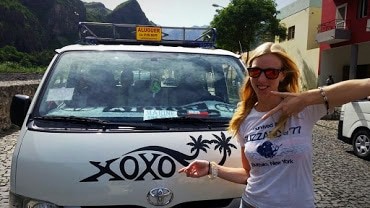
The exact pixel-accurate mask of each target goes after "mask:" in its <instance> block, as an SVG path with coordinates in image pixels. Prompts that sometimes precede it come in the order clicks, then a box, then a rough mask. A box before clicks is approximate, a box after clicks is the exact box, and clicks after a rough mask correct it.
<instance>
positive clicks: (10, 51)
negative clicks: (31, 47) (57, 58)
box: [0, 46, 54, 68]
mask: <svg viewBox="0 0 370 208" xmlns="http://www.w3.org/2000/svg"><path fill="white" fill-rule="evenodd" d="M53 56H54V52H53V51H42V52H35V53H32V54H29V53H23V52H19V51H18V50H17V49H16V48H15V47H14V46H4V47H3V48H0V63H5V62H12V63H18V65H19V66H22V67H27V68H34V67H36V68H37V67H46V66H48V65H49V63H50V61H51V59H52V58H53Z"/></svg>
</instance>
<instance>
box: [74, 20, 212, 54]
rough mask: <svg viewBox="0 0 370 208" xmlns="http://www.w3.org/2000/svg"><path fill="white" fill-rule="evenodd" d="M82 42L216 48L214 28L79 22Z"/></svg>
mask: <svg viewBox="0 0 370 208" xmlns="http://www.w3.org/2000/svg"><path fill="white" fill-rule="evenodd" d="M78 28H79V37H80V43H81V44H128V45H166V46H184V47H201V48H215V42H216V29H215V28H204V27H163V26H153V25H135V24H116V23H101V22H80V23H79V27H78Z"/></svg>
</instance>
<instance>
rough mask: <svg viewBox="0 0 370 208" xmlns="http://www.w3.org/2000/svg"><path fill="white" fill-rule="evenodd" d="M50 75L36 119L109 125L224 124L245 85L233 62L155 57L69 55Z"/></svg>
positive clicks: (196, 56) (147, 54)
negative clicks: (181, 120) (190, 120)
mask: <svg viewBox="0 0 370 208" xmlns="http://www.w3.org/2000/svg"><path fill="white" fill-rule="evenodd" d="M50 70H51V71H50V74H49V76H48V79H47V80H46V85H45V87H43V88H42V91H41V95H40V96H39V97H40V98H41V99H40V100H38V101H37V104H36V108H35V111H34V112H33V115H34V116H42V117H44V116H51V117H52V116H63V117H83V118H97V119H101V120H105V121H111V122H131V121H132V122H141V121H148V120H154V119H156V120H158V119H166V118H177V117H201V118H207V120H209V119H215V120H218V121H223V120H224V121H225V122H228V120H229V119H230V118H231V116H232V115H233V113H234V110H235V108H236V104H237V102H238V101H239V88H240V86H241V85H242V82H243V79H244V75H243V74H244V73H243V71H244V68H243V65H242V64H241V62H240V60H239V59H237V58H235V57H232V56H226V55H214V54H191V53H169V52H153V51H150V52H135V51H70V52H65V53H63V54H61V55H60V56H59V58H58V60H57V61H56V64H55V65H54V66H53V67H52V68H51V69H50Z"/></svg>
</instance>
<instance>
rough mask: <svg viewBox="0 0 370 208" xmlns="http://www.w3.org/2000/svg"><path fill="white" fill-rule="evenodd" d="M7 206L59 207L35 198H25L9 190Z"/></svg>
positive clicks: (17, 207) (24, 207) (26, 207)
mask: <svg viewBox="0 0 370 208" xmlns="http://www.w3.org/2000/svg"><path fill="white" fill-rule="evenodd" d="M9 196H10V197H9V199H10V200H9V203H10V206H9V207H14V208H59V206H57V205H55V204H53V203H50V202H46V201H40V200H36V199H31V198H27V197H24V196H20V195H16V194H14V193H12V192H9Z"/></svg>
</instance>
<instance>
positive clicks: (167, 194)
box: [147, 188, 173, 206]
mask: <svg viewBox="0 0 370 208" xmlns="http://www.w3.org/2000/svg"><path fill="white" fill-rule="evenodd" d="M172 199H173V193H172V191H170V190H169V189H167V188H154V189H152V190H150V191H149V192H148V194H147V200H148V202H149V203H150V204H151V205H154V206H164V205H167V204H169V203H170V202H171V201H172Z"/></svg>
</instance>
